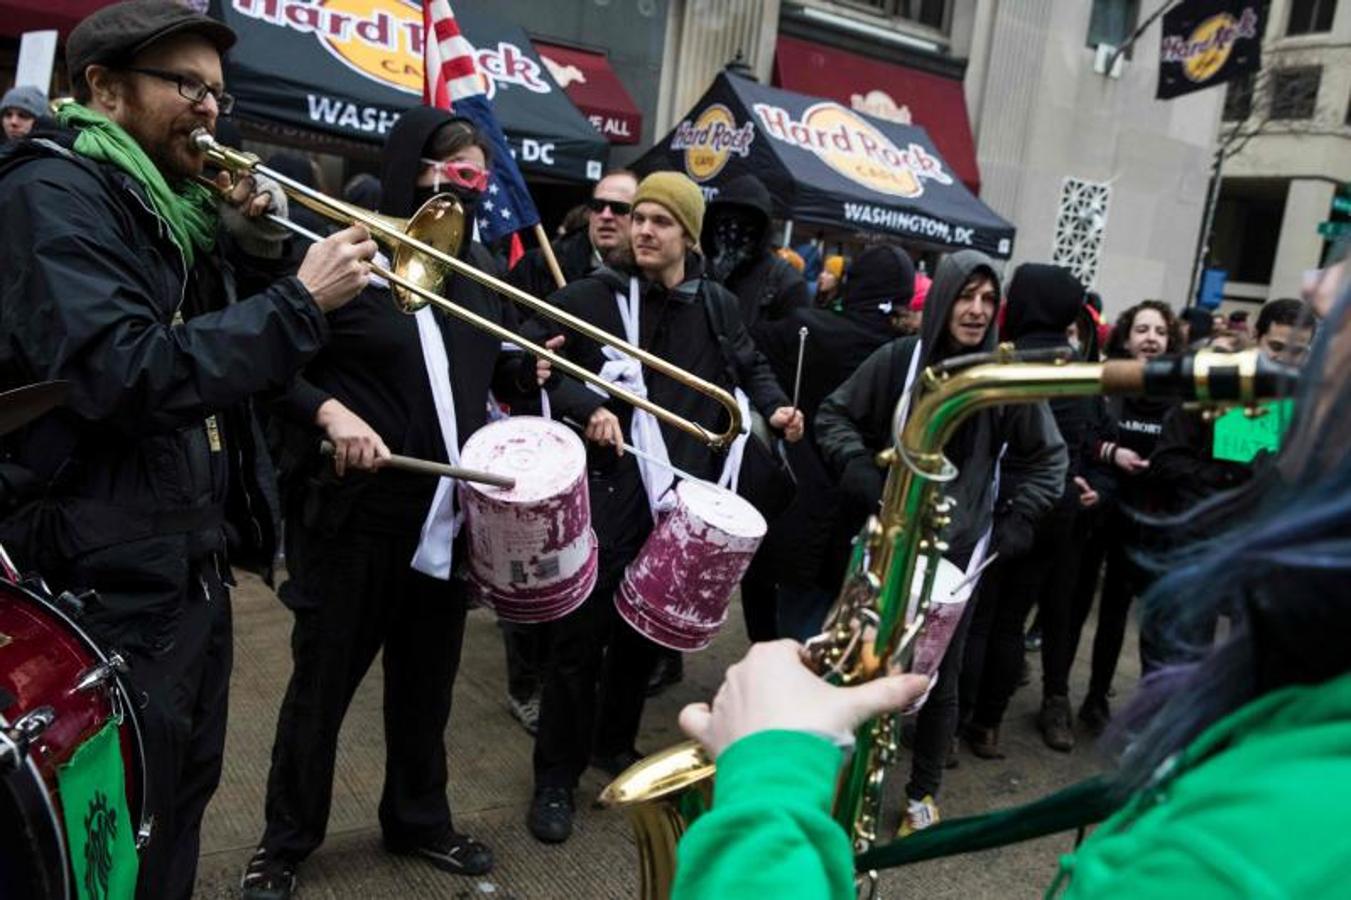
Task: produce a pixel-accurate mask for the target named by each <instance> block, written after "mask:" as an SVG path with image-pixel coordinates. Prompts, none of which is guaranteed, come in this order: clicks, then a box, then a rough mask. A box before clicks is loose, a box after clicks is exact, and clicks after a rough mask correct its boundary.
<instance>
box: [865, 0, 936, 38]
mask: <svg viewBox="0 0 1351 900" xmlns="http://www.w3.org/2000/svg"><path fill="white" fill-rule="evenodd" d="M842 2H844V3H845V5H847V6H861V7H863V8H865V9H867V10H869V11H871V12H875V13H877V14H878V15H883V16H888V17H891V18H896V19H905V20H906V21H908V22H915V23H917V24H919V25H927V26H928V27H930V28H932V29H934V30H935V31H943V32H946V31H947V29H948V7H949V6H950V5H951V4H950V3H949V0H842Z"/></svg>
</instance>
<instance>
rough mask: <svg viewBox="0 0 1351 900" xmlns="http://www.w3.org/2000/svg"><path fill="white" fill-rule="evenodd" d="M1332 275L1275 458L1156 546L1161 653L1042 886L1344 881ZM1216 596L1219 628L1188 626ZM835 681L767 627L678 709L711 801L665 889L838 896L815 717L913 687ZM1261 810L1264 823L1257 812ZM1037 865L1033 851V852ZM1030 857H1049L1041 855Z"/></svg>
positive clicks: (1338, 373)
mask: <svg viewBox="0 0 1351 900" xmlns="http://www.w3.org/2000/svg"><path fill="white" fill-rule="evenodd" d="M1349 314H1351V292H1343V293H1342V295H1341V302H1340V303H1339V305H1338V308H1337V310H1336V311H1335V312H1334V314H1333V315H1332V316H1331V318H1330V319H1329V321H1328V323H1327V325H1328V326H1329V327H1326V328H1325V329H1324V331H1323V332H1322V333H1321V335H1320V339H1319V347H1318V349H1317V350H1316V352H1315V355H1314V358H1313V360H1312V362H1311V364H1310V366H1309V368H1308V370H1309V371H1310V372H1314V373H1318V375H1317V376H1316V377H1314V378H1309V379H1307V380H1306V381H1305V384H1304V387H1303V388H1302V392H1301V394H1302V395H1301V397H1300V398H1299V400H1298V401H1297V412H1296V418H1295V422H1294V425H1293V426H1292V428H1291V432H1290V434H1289V436H1288V438H1287V440H1286V444H1285V447H1284V449H1283V452H1282V454H1281V456H1280V458H1279V460H1278V461H1277V463H1276V465H1274V466H1272V467H1271V468H1269V469H1268V470H1267V471H1266V472H1265V473H1264V474H1263V475H1262V476H1261V477H1259V478H1258V479H1257V480H1255V481H1253V482H1251V483H1250V484H1249V485H1248V486H1247V487H1245V488H1244V489H1243V490H1241V491H1238V492H1235V493H1233V494H1229V495H1225V496H1224V497H1222V498H1217V499H1216V500H1215V501H1214V502H1211V503H1209V504H1207V505H1205V506H1203V507H1201V508H1200V509H1198V510H1195V511H1193V512H1192V513H1190V514H1188V516H1187V517H1186V518H1185V519H1183V520H1180V521H1179V522H1178V523H1177V526H1178V528H1179V530H1185V531H1186V532H1189V533H1196V534H1204V535H1207V536H1208V537H1207V538H1206V539H1205V540H1203V541H1202V542H1201V543H1198V544H1194V545H1193V546H1192V547H1190V548H1189V549H1187V550H1186V551H1184V552H1182V553H1181V554H1178V555H1175V556H1174V557H1172V558H1170V559H1168V560H1167V562H1168V563H1169V567H1170V571H1169V574H1167V575H1166V576H1164V577H1163V578H1162V579H1161V580H1160V581H1159V582H1157V583H1156V584H1155V586H1154V588H1153V589H1152V590H1151V591H1150V593H1149V595H1148V596H1147V597H1146V599H1145V602H1144V615H1143V617H1142V628H1143V629H1144V630H1145V632H1146V633H1148V634H1150V635H1151V636H1152V637H1153V639H1154V642H1155V645H1156V646H1157V647H1158V648H1159V649H1160V653H1161V658H1162V659H1164V660H1165V661H1166V666H1165V667H1164V668H1161V669H1160V670H1158V671H1156V672H1155V673H1153V674H1152V675H1151V676H1149V677H1148V678H1147V679H1146V680H1145V682H1144V683H1143V685H1142V689H1141V691H1140V693H1139V695H1138V696H1137V697H1136V698H1135V700H1134V702H1133V703H1132V704H1131V706H1130V707H1129V708H1128V709H1127V711H1126V713H1125V714H1124V715H1122V716H1121V717H1120V721H1119V722H1118V723H1117V725H1116V729H1117V730H1119V737H1120V738H1121V743H1122V744H1123V745H1124V747H1125V749H1124V751H1123V752H1122V755H1121V758H1120V767H1119V769H1118V770H1117V771H1116V773H1115V774H1114V776H1113V784H1112V787H1113V791H1114V796H1115V797H1116V798H1117V799H1116V802H1115V803H1114V805H1115V806H1116V809H1117V811H1116V812H1115V813H1114V814H1113V815H1112V816H1111V817H1110V818H1108V819H1107V820H1106V821H1105V822H1104V823H1103V824H1102V825H1101V826H1099V827H1098V828H1097V829H1096V830H1095V831H1094V832H1093V833H1092V835H1091V836H1090V837H1089V838H1088V839H1087V840H1086V841H1084V843H1082V844H1081V845H1080V846H1079V847H1078V848H1077V850H1076V851H1075V852H1074V853H1072V854H1070V855H1067V856H1065V857H1063V858H1062V859H1061V860H1060V863H1059V872H1058V874H1057V876H1056V877H1055V881H1054V883H1053V884H1052V887H1051V893H1059V894H1060V895H1062V896H1064V897H1066V898H1088V897H1094V898H1103V897H1165V896H1167V897H1173V896H1207V897H1220V896H1234V897H1250V896H1264V897H1285V896H1305V897H1326V896H1339V895H1340V894H1342V893H1344V889H1345V871H1344V870H1345V860H1346V859H1347V857H1348V854H1351V830H1348V829H1347V828H1346V827H1345V821H1344V819H1345V809H1346V808H1347V805H1348V804H1351V656H1348V654H1347V653H1346V650H1345V635H1346V634H1347V633H1348V631H1349V630H1351V602H1348V600H1347V597H1346V591H1345V585H1346V583H1347V579H1348V576H1351V538H1348V535H1351V456H1347V455H1346V453H1345V452H1344V448H1345V447H1346V446H1347V445H1348V442H1351V387H1348V385H1351V380H1348V375H1351V371H1349V370H1351V332H1348V328H1347V325H1348V319H1349V318H1351V315H1349ZM1220 612H1223V613H1224V614H1226V615H1228V616H1229V617H1230V621H1231V623H1232V625H1231V628H1230V630H1229V631H1228V633H1227V635H1226V637H1225V639H1224V641H1223V642H1222V643H1220V644H1218V645H1213V644H1211V643H1209V642H1207V643H1206V644H1203V645H1199V646H1198V645H1194V644H1190V643H1189V642H1187V640H1186V639H1185V635H1187V634H1188V633H1189V630H1190V629H1189V628H1188V623H1189V622H1190V621H1191V620H1192V619H1194V618H1195V617H1198V616H1200V617H1208V616H1214V615H1216V614H1218V613H1220ZM916 681H917V679H913V678H912V677H904V676H902V677H895V676H893V677H891V678H883V679H879V680H878V681H875V682H872V683H870V684H867V685H863V686H861V687H854V688H835V687H830V686H827V685H825V684H824V683H823V682H820V681H819V680H817V679H816V678H815V677H814V676H813V675H812V674H811V673H810V672H809V671H808V670H807V669H806V668H805V667H804V666H802V664H801V663H800V661H799V659H798V656H797V653H796V648H795V646H794V645H793V644H792V643H791V642H787V641H783V642H779V643H777V644H772V645H763V646H759V647H755V648H753V649H752V652H751V653H750V654H748V656H747V658H746V660H745V661H743V662H742V663H739V664H737V665H735V666H733V667H732V668H731V669H729V670H728V673H727V680H726V682H725V683H724V684H723V686H722V689H721V690H720V691H719V692H718V694H717V696H716V697H715V699H714V702H713V704H712V706H711V708H710V707H709V706H707V705H705V704H695V705H692V706H690V707H687V708H686V710H685V711H684V712H683V713H682V715H681V725H682V727H684V729H685V730H686V732H687V733H689V734H690V735H692V736H693V737H695V738H696V739H698V740H700V741H702V742H703V743H704V744H705V746H706V747H708V749H709V750H710V752H711V753H712V754H713V755H714V756H715V757H716V758H717V761H718V776H717V779H718V780H717V785H716V793H715V796H716V797H717V801H716V804H715V806H714V808H713V810H712V811H711V812H709V813H707V814H705V815H704V816H702V817H701V818H700V819H698V820H697V821H696V822H695V823H694V825H693V826H692V827H691V829H690V830H689V832H688V833H687V834H686V835H685V837H684V839H683V840H682V842H681V844H680V848H679V853H678V858H677V869H676V885H675V896H676V897H677V898H703V897H724V896H773V897H777V898H792V897H833V898H841V900H843V898H852V897H854V896H855V892H854V883H853V854H852V850H851V847H850V845H849V841H848V839H847V836H846V835H845V833H844V831H843V830H842V829H841V828H840V827H839V826H838V825H836V824H835V822H834V821H833V819H831V818H830V801H831V797H832V793H833V787H834V784H835V775H836V772H837V770H838V766H839V764H840V761H841V752H840V751H839V750H838V749H837V747H836V745H835V744H834V743H833V739H834V738H836V737H838V736H841V735H843V734H845V733H847V732H849V731H850V730H851V729H852V728H853V727H855V726H856V725H857V724H859V723H860V722H862V721H864V720H866V719H867V718H869V717H871V716H873V715H875V714H877V713H878V712H879V711H881V710H887V709H896V708H898V707H903V706H904V705H906V704H907V703H909V702H912V701H913V699H914V698H915V697H917V696H919V695H920V694H921V693H922V692H923V690H924V689H925V685H924V684H923V683H916ZM1275 823H1279V825H1278V827H1273V825H1274V824H1275ZM1047 868H1048V870H1050V868H1051V866H1050V861H1049V860H1048V867H1047ZM1048 875H1049V871H1048Z"/></svg>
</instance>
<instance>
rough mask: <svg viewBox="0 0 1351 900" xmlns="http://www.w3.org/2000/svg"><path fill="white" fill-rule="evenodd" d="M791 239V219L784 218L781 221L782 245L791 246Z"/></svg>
mask: <svg viewBox="0 0 1351 900" xmlns="http://www.w3.org/2000/svg"><path fill="white" fill-rule="evenodd" d="M792 240H793V220H792V219H785V220H784V222H783V245H784V246H785V247H789V246H791V245H792V244H791V242H792Z"/></svg>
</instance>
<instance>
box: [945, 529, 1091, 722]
mask: <svg viewBox="0 0 1351 900" xmlns="http://www.w3.org/2000/svg"><path fill="white" fill-rule="evenodd" d="M1077 520H1078V516H1077V515H1076V514H1075V511H1074V510H1072V509H1059V508H1058V509H1056V510H1053V511H1052V512H1051V513H1049V514H1047V516H1046V518H1044V519H1043V520H1042V521H1041V523H1040V524H1039V526H1038V528H1037V538H1036V542H1035V543H1034V544H1033V546H1032V549H1031V550H1030V551H1029V552H1028V553H1027V555H1026V556H1023V557H1021V558H1018V559H1011V560H1007V561H1005V560H1000V561H999V562H996V563H995V564H994V565H993V566H991V568H990V571H989V572H987V573H986V574H985V578H984V579H982V581H981V589H980V602H979V603H978V605H977V608H976V613H975V618H974V619H973V620H972V623H971V634H970V636H969V637H968V638H967V645H966V668H965V669H964V670H963V672H962V680H963V683H964V684H966V685H971V686H973V687H974V692H973V694H972V695H969V696H970V700H969V702H971V704H972V705H970V706H969V707H966V709H969V710H970V711H971V714H972V716H971V717H972V722H973V723H974V724H975V725H978V726H980V727H982V728H997V727H998V726H999V724H1000V722H1002V721H1003V718H1004V713H1005V711H1006V710H1007V709H1008V704H1009V700H1010V698H1012V696H1013V692H1014V691H1015V690H1016V689H1017V686H1018V676H1019V674H1020V672H1021V670H1022V666H1023V654H1024V645H1023V627H1024V625H1025V624H1026V622H1027V615H1028V613H1029V612H1031V610H1032V607H1033V606H1038V607H1039V608H1040V610H1041V612H1040V617H1041V634H1042V645H1041V654H1042V696H1043V697H1057V696H1068V695H1069V668H1070V664H1071V663H1072V661H1073V659H1074V654H1073V650H1072V648H1070V646H1069V641H1070V626H1071V614H1070V613H1071V610H1070V601H1071V599H1072V596H1073V591H1074V584H1075V581H1076V579H1077V578H1078V568H1079V567H1078V552H1079V548H1078V542H1077V541H1076V540H1075V522H1076V521H1077ZM964 693H965V691H964Z"/></svg>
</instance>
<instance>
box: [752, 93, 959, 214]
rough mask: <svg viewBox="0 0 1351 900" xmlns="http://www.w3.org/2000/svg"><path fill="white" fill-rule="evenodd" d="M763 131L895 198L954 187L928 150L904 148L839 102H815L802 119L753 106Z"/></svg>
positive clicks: (778, 109)
mask: <svg viewBox="0 0 1351 900" xmlns="http://www.w3.org/2000/svg"><path fill="white" fill-rule="evenodd" d="M754 111H755V115H756V118H758V119H759V120H760V127H761V128H762V129H764V131H765V133H766V134H768V135H769V136H770V137H772V138H774V139H775V140H779V141H783V142H784V143H787V144H792V145H793V146H795V147H800V148H802V149H803V150H809V151H811V152H812V153H815V154H816V155H817V156H818V157H819V158H820V159H821V161H822V162H824V163H825V164H826V165H828V166H830V167H831V168H832V169H834V170H835V171H836V172H839V173H840V174H841V175H843V176H844V177H845V178H848V179H849V180H850V181H854V182H857V183H858V184H861V185H863V186H864V187H868V188H871V189H872V190H875V191H878V192H880V193H883V194H890V195H892V196H893V197H918V196H919V195H921V194H923V193H924V181H925V180H929V181H936V182H938V183H939V184H952V176H951V175H949V174H948V173H947V172H946V171H944V169H943V161H942V160H941V159H939V158H938V157H937V156H934V155H933V154H931V153H930V152H929V151H928V150H926V149H925V148H924V147H922V146H920V145H919V144H916V143H913V142H912V143H911V144H910V145H909V146H908V147H906V148H905V149H901V148H900V147H897V146H896V145H895V144H894V143H892V141H891V139H890V138H888V137H887V136H886V135H885V134H883V133H882V132H880V131H878V130H877V129H876V128H875V127H873V125H871V124H870V123H869V122H867V121H866V120H864V119H862V118H860V117H859V116H858V115H857V114H855V113H854V112H852V111H851V110H848V109H845V108H844V107H843V106H840V105H839V104H838V103H817V104H815V105H813V106H810V107H808V108H807V109H806V110H805V111H804V112H803V113H802V117H801V118H800V119H797V118H794V117H793V116H792V115H791V114H790V113H789V112H788V111H787V110H786V109H784V108H783V107H780V106H772V105H770V104H768V103H757V104H755V106H754Z"/></svg>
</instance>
